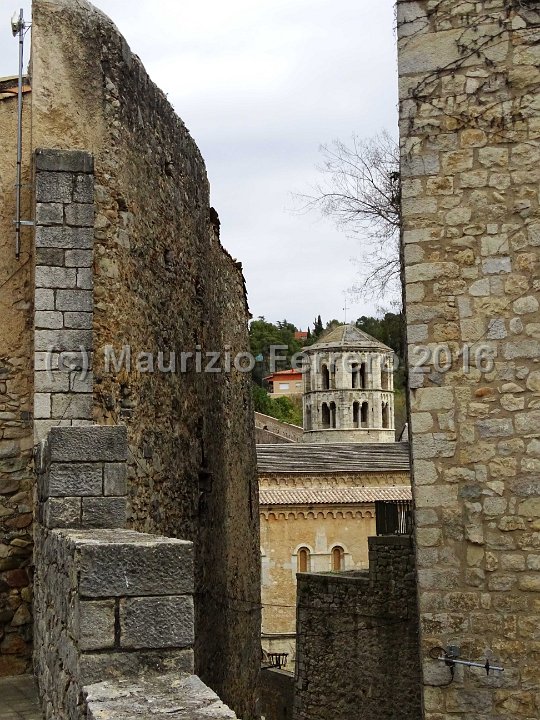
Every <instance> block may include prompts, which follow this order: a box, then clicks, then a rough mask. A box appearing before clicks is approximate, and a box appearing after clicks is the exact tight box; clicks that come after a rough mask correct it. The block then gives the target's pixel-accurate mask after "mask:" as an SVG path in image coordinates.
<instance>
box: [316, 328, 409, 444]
mask: <svg viewBox="0 0 540 720" xmlns="http://www.w3.org/2000/svg"><path fill="white" fill-rule="evenodd" d="M304 353H305V355H306V356H307V360H306V362H305V363H304V442H308V443H311V442H316V443H336V442H353V443H357V442H362V443H375V442H394V440H395V431H394V382H393V381H394V378H393V372H394V351H393V350H392V349H391V348H389V347H387V346H386V345H384V344H383V343H382V342H380V341H379V340H376V339H375V338H373V337H371V335H368V334H367V333H365V332H363V331H362V330H359V329H358V328H357V327H356V326H355V325H339V326H338V327H336V328H334V329H333V330H331V331H330V332H329V333H327V334H326V335H323V337H322V338H321V339H320V340H319V342H317V343H315V345H311V346H309V347H307V348H305V349H304Z"/></svg>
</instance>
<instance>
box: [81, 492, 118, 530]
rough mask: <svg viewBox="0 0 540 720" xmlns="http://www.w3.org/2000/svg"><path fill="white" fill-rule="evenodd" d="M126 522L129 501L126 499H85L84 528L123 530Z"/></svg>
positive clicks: (83, 511) (83, 510) (83, 509)
mask: <svg viewBox="0 0 540 720" xmlns="http://www.w3.org/2000/svg"><path fill="white" fill-rule="evenodd" d="M101 487H102V486H100V492H101ZM126 520H127V500H126V498H125V497H85V498H83V501H82V527H85V528H123V527H125V525H126Z"/></svg>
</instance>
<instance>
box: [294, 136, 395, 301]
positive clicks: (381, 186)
mask: <svg viewBox="0 0 540 720" xmlns="http://www.w3.org/2000/svg"><path fill="white" fill-rule="evenodd" d="M320 151H321V153H322V156H323V161H322V163H321V164H320V165H318V166H317V167H318V170H319V171H320V172H321V173H322V174H323V180H322V181H321V182H320V183H319V184H317V185H316V186H315V187H314V188H313V192H312V194H309V195H306V194H302V195H300V194H297V195H296V199H297V201H299V204H300V205H301V207H300V210H301V211H310V210H317V211H319V212H320V213H321V214H322V215H324V216H327V217H329V218H331V219H332V220H334V222H335V223H336V226H337V227H338V228H340V229H342V230H344V231H346V232H347V233H351V234H352V235H354V236H358V237H359V238H360V253H359V257H358V266H359V269H360V275H361V278H360V281H359V282H358V283H357V284H356V285H355V287H353V288H352V290H353V291H354V292H357V293H359V294H361V295H363V296H366V295H367V296H371V297H381V296H383V295H384V294H386V293H388V292H390V291H394V292H395V291H398V290H399V287H400V260H399V231H400V224H401V210H400V208H401V194H400V178H399V148H398V145H397V143H396V142H395V140H394V139H393V138H392V136H391V135H390V134H389V133H388V132H387V131H383V132H381V133H380V134H378V135H376V136H375V137H373V138H370V139H369V140H362V139H361V138H359V137H358V136H356V135H353V136H352V138H351V141H350V143H349V144H346V143H344V142H342V141H341V140H334V141H333V142H332V143H331V144H330V145H322V146H321V148H320Z"/></svg>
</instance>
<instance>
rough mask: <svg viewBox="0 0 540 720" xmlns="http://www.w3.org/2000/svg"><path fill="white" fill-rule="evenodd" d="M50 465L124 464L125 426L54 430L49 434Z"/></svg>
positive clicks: (125, 457)
mask: <svg viewBox="0 0 540 720" xmlns="http://www.w3.org/2000/svg"><path fill="white" fill-rule="evenodd" d="M48 445H49V454H50V460H51V462H125V461H126V460H127V428H126V426H125V425H114V426H105V425H92V426H91V427H77V428H52V429H51V432H50V434H49V440H48Z"/></svg>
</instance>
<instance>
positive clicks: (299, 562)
mask: <svg viewBox="0 0 540 720" xmlns="http://www.w3.org/2000/svg"><path fill="white" fill-rule="evenodd" d="M296 568H297V572H301V573H304V572H309V571H310V570H311V556H310V552H309V550H308V549H307V548H306V547H303V548H300V549H299V550H298V553H297V554H296Z"/></svg>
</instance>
